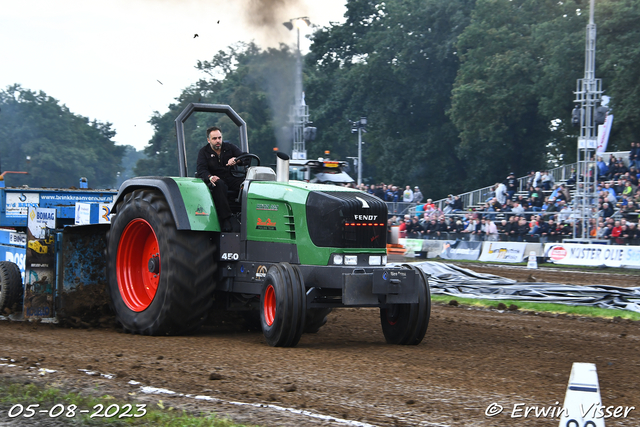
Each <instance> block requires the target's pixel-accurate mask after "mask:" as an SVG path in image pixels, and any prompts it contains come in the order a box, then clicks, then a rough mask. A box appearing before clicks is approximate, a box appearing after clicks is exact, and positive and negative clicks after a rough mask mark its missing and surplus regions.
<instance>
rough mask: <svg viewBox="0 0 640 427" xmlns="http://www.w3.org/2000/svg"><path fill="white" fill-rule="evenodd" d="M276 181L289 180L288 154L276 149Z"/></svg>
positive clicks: (286, 181) (285, 181)
mask: <svg viewBox="0 0 640 427" xmlns="http://www.w3.org/2000/svg"><path fill="white" fill-rule="evenodd" d="M276 156H277V159H276V181H277V182H284V183H285V184H286V183H288V182H289V156H288V155H287V154H285V153H282V152H280V151H278V152H277V153H276Z"/></svg>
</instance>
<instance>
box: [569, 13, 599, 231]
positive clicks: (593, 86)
mask: <svg viewBox="0 0 640 427" xmlns="http://www.w3.org/2000/svg"><path fill="white" fill-rule="evenodd" d="M593 15H594V0H591V4H590V7H589V24H587V34H586V50H585V62H584V78H582V79H578V81H577V86H576V91H575V92H574V94H575V96H576V98H575V100H574V102H575V104H576V105H578V107H579V108H580V136H579V137H578V158H577V160H578V161H577V168H578V169H577V171H576V177H577V179H576V192H575V198H574V204H573V218H574V223H573V239H574V240H582V239H584V240H589V220H590V219H592V218H594V217H595V212H594V207H596V206H597V200H598V194H597V186H598V177H597V171H598V168H597V167H596V158H595V155H596V149H597V146H598V126H597V125H596V123H595V120H594V118H595V111H596V107H597V105H599V103H600V100H601V97H602V81H601V80H600V79H596V78H595V70H596V24H595V22H594V19H593Z"/></svg>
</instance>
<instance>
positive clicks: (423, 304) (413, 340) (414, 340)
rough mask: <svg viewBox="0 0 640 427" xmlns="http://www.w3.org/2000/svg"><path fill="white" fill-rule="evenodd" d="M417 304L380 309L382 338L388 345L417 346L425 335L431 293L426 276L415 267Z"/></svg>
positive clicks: (429, 314) (389, 305) (408, 266)
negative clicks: (417, 288)
mask: <svg viewBox="0 0 640 427" xmlns="http://www.w3.org/2000/svg"><path fill="white" fill-rule="evenodd" d="M405 267H407V268H410V269H411V270H414V271H415V272H416V273H417V275H418V277H417V279H418V280H417V281H416V284H417V286H418V287H419V290H418V302H417V303H414V304H388V305H387V307H385V308H380V323H381V324H382V332H383V334H384V338H385V340H386V341H387V343H389V344H400V345H418V344H420V342H421V341H422V339H423V338H424V336H425V334H426V333H427V326H429V317H430V316H431V293H430V291H429V280H428V278H427V277H428V276H427V274H425V273H424V272H423V271H422V270H420V269H419V268H417V267H415V266H411V265H405Z"/></svg>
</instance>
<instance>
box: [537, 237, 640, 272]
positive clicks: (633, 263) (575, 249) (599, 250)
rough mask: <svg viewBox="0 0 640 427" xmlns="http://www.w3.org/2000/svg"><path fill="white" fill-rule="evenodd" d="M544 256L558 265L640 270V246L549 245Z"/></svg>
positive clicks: (545, 248)
mask: <svg viewBox="0 0 640 427" xmlns="http://www.w3.org/2000/svg"><path fill="white" fill-rule="evenodd" d="M544 256H545V257H547V258H549V261H550V262H553V263H556V264H566V265H591V266H602V265H605V266H607V267H633V268H640V247H638V246H622V245H598V244H588V245H587V244H584V245H583V244H579V243H566V244H564V243H547V244H546V245H544Z"/></svg>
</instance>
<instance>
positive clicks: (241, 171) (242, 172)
mask: <svg viewBox="0 0 640 427" xmlns="http://www.w3.org/2000/svg"><path fill="white" fill-rule="evenodd" d="M245 159H249V161H248V163H247V164H242V165H234V166H231V176H234V177H236V178H244V177H245V176H246V175H247V168H248V167H249V166H251V161H252V160H255V161H256V162H257V163H258V164H257V165H256V166H260V157H258V156H257V155H255V154H253V153H245V154H241V155H239V156H238V157H236V162H237V161H240V160H245Z"/></svg>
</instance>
